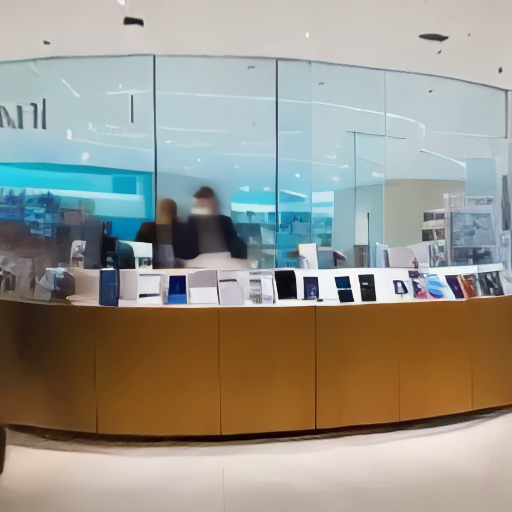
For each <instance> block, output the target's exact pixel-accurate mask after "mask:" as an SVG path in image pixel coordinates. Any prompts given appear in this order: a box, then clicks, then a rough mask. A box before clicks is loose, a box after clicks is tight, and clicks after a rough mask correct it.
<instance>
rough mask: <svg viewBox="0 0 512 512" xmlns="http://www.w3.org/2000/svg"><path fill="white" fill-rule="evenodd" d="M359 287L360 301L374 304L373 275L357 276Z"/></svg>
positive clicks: (375, 298)
mask: <svg viewBox="0 0 512 512" xmlns="http://www.w3.org/2000/svg"><path fill="white" fill-rule="evenodd" d="M359 286H360V287H361V299H362V301H363V302H374V301H376V300H377V297H376V296H375V277H374V275H373V274H365V275H361V276H359Z"/></svg>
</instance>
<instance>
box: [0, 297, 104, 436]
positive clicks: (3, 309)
mask: <svg viewBox="0 0 512 512" xmlns="http://www.w3.org/2000/svg"><path fill="white" fill-rule="evenodd" d="M0 325H2V333H1V342H0V418H1V419H2V421H5V422H6V423H9V424H19V425H29V426H38V427H44V428H50V429H60V430H71V431H83V432H95V431H96V397H95V392H94V344H95V340H96V337H97V335H98V334H99V332H98V328H97V327H98V310H97V308H94V309H92V308H73V307H71V306H56V305H42V304H28V303H21V302H11V301H4V300H2V301H0Z"/></svg>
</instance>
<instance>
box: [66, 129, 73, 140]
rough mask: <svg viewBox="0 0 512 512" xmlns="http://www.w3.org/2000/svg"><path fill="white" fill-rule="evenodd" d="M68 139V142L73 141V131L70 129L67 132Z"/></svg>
mask: <svg viewBox="0 0 512 512" xmlns="http://www.w3.org/2000/svg"><path fill="white" fill-rule="evenodd" d="M66 139H68V140H73V132H72V131H71V129H70V128H68V129H67V130H66Z"/></svg>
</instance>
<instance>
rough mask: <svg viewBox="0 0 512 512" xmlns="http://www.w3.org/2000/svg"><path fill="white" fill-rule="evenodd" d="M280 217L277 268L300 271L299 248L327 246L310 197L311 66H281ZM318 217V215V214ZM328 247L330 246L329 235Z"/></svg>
mask: <svg viewBox="0 0 512 512" xmlns="http://www.w3.org/2000/svg"><path fill="white" fill-rule="evenodd" d="M278 66H279V67H278V95H279V103H278V106H279V117H278V121H279V122H278V125H279V126H278V128H279V131H278V145H279V146H278V147H279V160H278V165H279V168H278V186H279V194H278V213H279V230H278V235H277V236H278V238H277V250H276V265H277V266H278V267H299V266H300V260H299V257H298V252H297V247H298V244H303V243H309V242H310V241H312V238H313V241H316V242H317V243H318V245H324V241H323V240H322V237H323V235H324V229H323V226H322V219H321V218H316V219H315V207H314V205H313V209H312V200H314V198H313V197H312V194H311V179H312V172H311V169H312V161H311V150H312V136H311V133H312V127H311V64H310V63H309V62H289V61H282V62H281V61H280V62H279V63H278ZM317 213H318V212H317ZM327 246H330V234H329V241H328V242H327Z"/></svg>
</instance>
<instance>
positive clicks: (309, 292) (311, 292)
mask: <svg viewBox="0 0 512 512" xmlns="http://www.w3.org/2000/svg"><path fill="white" fill-rule="evenodd" d="M319 297H320V290H319V287H318V277H310V276H304V299H305V300H318V299H319Z"/></svg>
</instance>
